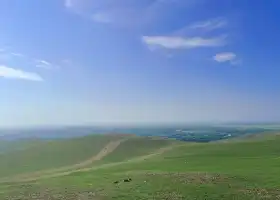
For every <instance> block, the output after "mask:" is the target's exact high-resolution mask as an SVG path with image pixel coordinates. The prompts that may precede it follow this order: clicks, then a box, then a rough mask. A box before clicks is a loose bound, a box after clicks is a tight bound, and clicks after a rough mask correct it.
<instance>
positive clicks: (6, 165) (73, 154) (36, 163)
mask: <svg viewBox="0 0 280 200" xmlns="http://www.w3.org/2000/svg"><path fill="white" fill-rule="evenodd" d="M121 137H122V136H113V135H105V136H101V135H93V136H87V137H82V138H75V139H66V140H53V141H47V142H40V145H30V146H29V147H28V148H24V149H23V150H21V151H12V152H9V153H6V154H1V155H0V177H4V176H10V175H15V174H19V173H27V172H33V171H37V170H45V169H51V168H57V167H62V166H68V165H73V164H76V163H79V162H82V161H84V160H86V159H89V158H90V157H92V156H94V155H96V154H97V153H98V152H99V151H100V150H101V149H102V148H103V147H104V146H105V145H106V144H107V143H109V142H110V141H114V140H118V139H120V138H121Z"/></svg>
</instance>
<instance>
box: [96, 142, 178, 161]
mask: <svg viewBox="0 0 280 200" xmlns="http://www.w3.org/2000/svg"><path fill="white" fill-rule="evenodd" d="M173 143H174V141H173V140H164V139H153V138H147V137H136V138H131V139H129V140H126V141H124V142H123V143H122V144H121V145H120V146H118V147H117V149H116V150H115V151H113V152H112V153H110V154H108V155H107V156H105V157H104V158H103V159H102V160H100V163H112V162H120V161H126V160H129V159H132V158H135V157H139V156H143V155H147V154H150V153H153V152H154V151H156V150H158V149H160V148H163V147H166V146H168V145H171V144H173Z"/></svg>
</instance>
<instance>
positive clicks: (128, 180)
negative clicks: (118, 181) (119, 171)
mask: <svg viewBox="0 0 280 200" xmlns="http://www.w3.org/2000/svg"><path fill="white" fill-rule="evenodd" d="M131 181H132V179H131V178H127V179H124V180H123V182H131Z"/></svg>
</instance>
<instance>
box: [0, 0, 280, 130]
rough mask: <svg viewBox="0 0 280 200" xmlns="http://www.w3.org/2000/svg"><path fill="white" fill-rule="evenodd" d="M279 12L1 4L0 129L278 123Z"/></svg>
mask: <svg viewBox="0 0 280 200" xmlns="http://www.w3.org/2000/svg"><path fill="white" fill-rule="evenodd" d="M279 4H280V3H279V2H277V1H244V0H235V1H230V0H212V1H208V0H185V1H182V0H141V1H139V0H118V1H114V0H95V1H91V0H44V1H43V0H42V1H35V0H26V1H19V0H3V1H1V2H0V25H1V30H0V92H1V93H0V94H1V96H0V111H1V112H0V127H4V126H5V127H6V126H7V127H11V126H12V127H14V126H37V125H68V124H72V125H80V124H146V123H149V124H152V123H185V122H226V121H280V109H279V108H280V103H279V102H280V81H279V80H280V79H279V78H280V75H279V74H280V67H279V63H280V56H279V53H280V38H279V35H280V24H279V21H280V15H279V12H278V8H279Z"/></svg>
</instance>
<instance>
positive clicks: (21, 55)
mask: <svg viewBox="0 0 280 200" xmlns="http://www.w3.org/2000/svg"><path fill="white" fill-rule="evenodd" d="M11 55H12V56H17V57H24V55H23V54H21V53H15V52H12V53H11Z"/></svg>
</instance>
